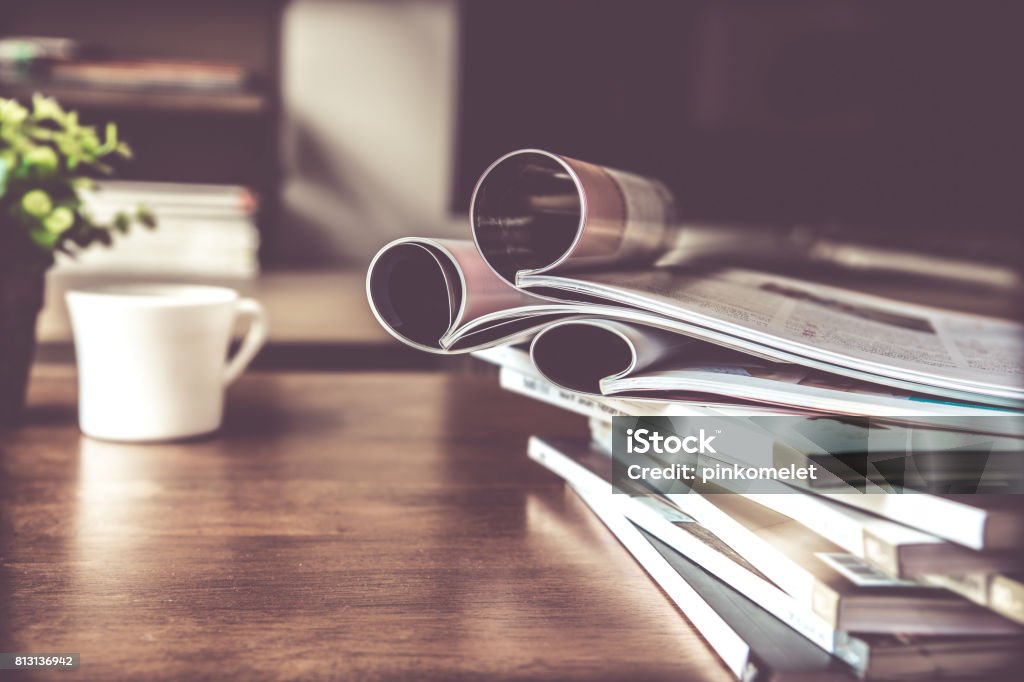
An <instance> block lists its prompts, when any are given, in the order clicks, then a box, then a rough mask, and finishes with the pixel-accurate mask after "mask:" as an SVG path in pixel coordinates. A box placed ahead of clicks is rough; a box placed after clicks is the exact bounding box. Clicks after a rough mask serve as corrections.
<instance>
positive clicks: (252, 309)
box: [224, 298, 267, 386]
mask: <svg viewBox="0 0 1024 682" xmlns="http://www.w3.org/2000/svg"><path fill="white" fill-rule="evenodd" d="M235 314H236V315H237V316H238V317H239V318H248V320H249V331H247V332H246V333H245V338H243V339H242V345H241V346H239V348H238V352H237V353H235V355H234V357H232V358H231V359H230V360H228V364H227V366H226V367H225V368H224V385H225V386H227V385H228V384H230V383H231V382H232V381H234V380H235V379H237V378H238V377H239V376H240V375H241V374H242V372H244V371H245V368H246V367H248V366H249V363H250V362H252V359H253V358H254V357H255V356H256V353H258V352H259V350H260V348H262V347H263V343H264V342H265V341H266V340H267V312H266V311H265V310H264V309H263V306H262V305H260V303H259V302H258V301H256V300H255V299H251V298H242V299H239V300H238V303H237V308H236V311H235Z"/></svg>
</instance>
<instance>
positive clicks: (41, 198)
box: [21, 189, 53, 218]
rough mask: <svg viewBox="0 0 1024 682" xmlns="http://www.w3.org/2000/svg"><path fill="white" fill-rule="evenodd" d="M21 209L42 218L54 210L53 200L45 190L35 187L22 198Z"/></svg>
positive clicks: (34, 216)
mask: <svg viewBox="0 0 1024 682" xmlns="http://www.w3.org/2000/svg"><path fill="white" fill-rule="evenodd" d="M21 209H22V210H23V211H25V213H27V214H28V215H30V216H32V217H33V218H42V217H44V216H46V215H49V213H50V211H52V210H53V200H52V199H50V195H49V194H47V193H46V192H45V191H44V190H41V189H33V190H30V191H28V192H26V193H25V196H23V197H22V198H21Z"/></svg>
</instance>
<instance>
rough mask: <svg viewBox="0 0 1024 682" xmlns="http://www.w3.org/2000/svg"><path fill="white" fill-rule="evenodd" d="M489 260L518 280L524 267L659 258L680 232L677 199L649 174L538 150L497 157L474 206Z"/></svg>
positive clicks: (476, 230) (476, 232)
mask: <svg viewBox="0 0 1024 682" xmlns="http://www.w3.org/2000/svg"><path fill="white" fill-rule="evenodd" d="M469 212H470V222H471V223H472V226H473V239H474V241H475V242H476V244H477V246H478V247H479V249H480V253H481V255H482V256H483V258H484V260H485V261H486V262H487V264H488V265H489V266H490V267H491V268H492V269H493V270H494V272H495V273H497V274H498V276H500V277H501V278H502V279H504V280H505V281H506V282H509V283H515V280H516V275H517V274H518V273H519V272H520V271H528V272H550V271H554V270H564V269H569V270H572V269H578V268H593V267H600V266H609V265H618V264H622V263H629V262H653V261H654V260H655V259H656V258H657V257H658V256H659V255H660V254H662V253H664V252H665V251H666V249H667V246H666V245H667V244H670V243H671V241H672V232H673V231H674V230H675V227H674V225H675V202H674V199H673V198H672V194H671V193H670V192H669V191H668V189H667V188H666V187H665V186H664V185H663V184H661V183H660V182H658V181H657V180H652V179H649V178H643V177H640V176H637V175H633V174H630V173H623V172H621V171H616V170H612V169H609V168H605V167H603V166H597V165H594V164H591V163H585V162H583V161H578V160H576V159H571V158H569V157H566V156H559V155H557V154H552V153H550V152H546V151H542V150H539V149H523V150H519V151H515V152H512V153H511V154H506V155H505V156H503V157H501V158H500V159H498V160H497V161H495V162H494V163H493V164H492V165H491V166H490V167H489V168H488V169H487V170H486V171H484V174H483V176H482V177H481V178H480V180H479V182H478V183H477V185H476V188H475V189H474V191H473V198H472V200H471V204H470V209H469Z"/></svg>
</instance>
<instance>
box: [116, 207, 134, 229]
mask: <svg viewBox="0 0 1024 682" xmlns="http://www.w3.org/2000/svg"><path fill="white" fill-rule="evenodd" d="M131 226H132V219H131V218H130V217H128V214H127V213H124V212H123V211H119V212H118V213H117V215H115V216H114V229H115V230H117V231H118V232H120V233H121V234H125V233H127V232H128V229H129V228H130V227H131Z"/></svg>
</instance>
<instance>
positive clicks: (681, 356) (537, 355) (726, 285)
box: [367, 150, 1024, 414]
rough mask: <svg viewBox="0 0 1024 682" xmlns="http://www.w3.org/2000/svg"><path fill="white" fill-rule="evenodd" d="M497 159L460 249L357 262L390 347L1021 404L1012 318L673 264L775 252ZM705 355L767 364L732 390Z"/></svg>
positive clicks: (634, 376) (402, 242)
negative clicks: (512, 354)
mask: <svg viewBox="0 0 1024 682" xmlns="http://www.w3.org/2000/svg"><path fill="white" fill-rule="evenodd" d="M509 157H510V158H509ZM509 157H506V158H504V159H501V160H499V162H497V163H496V164H495V166H493V167H492V168H491V169H489V170H488V172H487V173H485V176H484V178H482V179H481V182H480V184H478V186H477V190H476V192H475V195H474V201H473V205H472V207H471V209H470V213H471V222H472V227H473V238H474V241H473V242H470V241H468V240H466V241H459V240H432V239H415V238H406V239H399V240H397V241H395V242H392V243H391V244H388V245H387V246H385V247H384V248H383V249H381V251H380V252H379V253H378V254H377V255H376V256H375V257H374V259H373V261H372V262H371V264H370V269H369V273H368V276H367V295H368V298H369V300H370V305H371V308H372V309H373V312H374V314H375V315H376V317H377V319H378V320H379V321H380V322H381V324H382V325H383V326H384V327H385V329H387V330H388V332H390V333H391V334H392V335H393V336H395V337H396V338H398V339H400V340H402V341H403V342H405V343H408V344H410V345H412V346H414V347H417V348H419V349H421V350H425V351H428V352H434V353H460V352H469V351H474V350H479V349H483V348H488V347H492V346H495V345H499V344H503V343H509V342H514V341H523V340H528V339H531V338H534V337H536V338H535V340H534V352H533V356H534V359H535V360H540V359H542V358H543V362H544V365H545V367H548V368H552V367H557V368H558V370H557V371H558V372H559V373H562V374H572V375H573V376H572V379H573V380H574V381H576V380H580V381H583V377H582V375H583V374H584V373H585V372H589V373H590V375H591V376H589V377H588V378H586V381H585V383H586V387H585V388H581V387H580V386H571V385H570V384H566V385H567V386H570V387H571V388H574V389H575V390H589V391H592V392H595V393H598V392H609V393H614V394H634V393H635V394H640V393H643V392H648V391H665V392H671V393H679V394H681V393H684V392H692V393H694V394H712V395H713V394H721V393H724V392H725V391H726V390H728V395H730V396H733V397H734V398H737V396H739V398H741V399H749V400H750V401H753V402H767V403H772V402H776V401H777V399H779V397H780V395H781V394H780V391H782V392H787V391H788V392H789V393H790V394H791V396H790V397H791V398H794V399H795V400H796V401H797V403H798V404H799V405H801V406H802V407H807V408H810V409H821V410H826V411H828V410H833V411H836V412H844V411H846V410H847V408H850V409H853V410H856V411H857V412H856V413H858V414H864V413H865V412H864V411H863V410H864V409H867V410H868V412H867V413H868V414H873V413H874V412H875V411H878V410H881V411H883V412H892V411H896V412H899V411H903V410H905V411H908V412H914V411H915V410H921V409H925V408H927V409H929V410H934V411H936V412H939V413H945V411H944V406H943V404H942V403H941V402H934V403H931V404H927V403H924V402H921V399H922V398H924V399H934V398H941V399H945V400H948V401H952V402H954V403H964V404H967V405H973V404H978V405H988V406H998V407H1002V408H1010V409H1019V408H1024V327H1022V326H1021V325H1020V324H1016V323H1014V322H1010V321H1007V320H1001V319H996V318H989V317H983V316H980V315H972V314H968V313H960V312H952V311H948V310H942V309H938V308H932V307H926V306H921V305H916V304H910V303H906V302H901V301H895V300H890V299H886V298H882V297H879V296H871V295H866V294H862V293H859V292H854V291H850V290H847V289H841V288H837V287H832V286H825V285H822V284H819V283H809V282H805V281H802V280H799V279H795V278H792V277H786V276H782V275H778V274H773V273H768V272H762V271H759V270H754V269H746V268H739V267H716V268H708V267H706V265H705V266H698V263H697V261H696V260H691V259H689V258H688V255H693V256H694V257H699V256H702V255H705V254H707V253H715V254H716V255H718V256H720V255H721V254H722V253H723V252H726V253H727V252H729V250H730V249H733V250H735V251H736V252H737V254H738V255H742V256H743V258H742V260H745V261H747V262H749V260H750V255H751V252H752V251H757V250H759V249H763V250H764V251H765V252H766V253H768V254H769V256H770V257H771V258H772V259H775V260H777V259H778V258H779V249H778V248H773V249H768V248H764V245H763V244H760V242H761V240H762V239H763V238H764V235H760V236H758V233H756V232H749V231H748V232H747V233H746V234H747V235H748V237H747V241H748V242H750V243H747V244H744V243H743V240H742V239H740V238H739V237H737V232H736V230H735V229H734V228H723V229H722V235H721V240H720V241H719V242H717V243H716V242H715V239H714V233H713V231H709V230H708V229H707V228H701V229H697V228H691V227H688V226H685V225H682V224H677V223H675V222H674V221H673V218H672V215H673V208H672V206H671V205H670V204H669V203H666V202H670V197H668V196H667V195H666V193H665V192H663V191H662V190H663V188H661V187H660V186H659V185H658V184H657V183H653V181H646V180H644V179H642V178H636V177H634V176H630V175H628V174H622V173H618V172H617V171H610V170H608V169H603V168H601V167H598V166H593V165H591V164H582V163H581V162H576V161H573V160H571V159H565V158H564V157H557V156H554V155H550V154H546V153H544V152H538V151H536V150H528V151H527V152H523V153H522V154H513V155H509ZM513 162H514V163H513ZM510 164H511V165H510ZM609 197H617V198H614V200H613V199H612V198H609ZM768 234H769V235H772V234H773V233H771V231H768ZM773 238H774V239H775V240H776V241H778V235H773ZM751 244H753V246H752V245H751ZM574 327H583V328H582V329H576V328H574ZM567 328H568V329H567ZM558 329H561V331H557V332H556V330H558ZM624 337H625V339H624ZM567 338H575V341H574V342H568V343H567V342H566V339H567ZM616 339H618V340H616ZM709 347H713V348H724V349H727V350H729V351H733V352H736V353H741V354H744V355H746V356H749V357H751V358H753V359H755V360H756V361H758V362H766V363H772V364H771V365H770V366H769V367H768V369H767V370H758V371H752V370H753V369H755V368H754V366H753V365H751V366H750V367H748V368H746V369H745V371H746V372H747V373H748V374H749V375H751V376H749V377H747V378H748V380H747V381H740V380H739V379H736V378H735V377H740V376H742V373H741V372H739V371H736V370H735V368H734V371H733V372H732V374H731V376H732V377H734V378H733V379H732V380H731V381H725V380H724V379H723V378H719V380H718V381H717V382H716V381H710V377H708V376H707V374H709V373H715V371H716V370H715V369H714V368H715V367H716V365H713V364H712V365H708V364H706V363H704V364H702V362H701V361H700V360H699V359H700V358H702V357H704V356H706V355H707V354H708V349H709ZM666 359H671V361H672V362H671V363H670V365H669V366H670V367H671V369H672V370H681V369H687V368H690V369H691V370H692V369H699V368H701V367H703V368H704V369H708V368H711V370H710V372H705V373H704V375H702V376H694V375H693V374H692V373H691V374H688V375H680V374H664V373H661V374H654V372H657V371H661V370H664V369H666V367H665V366H663V367H660V368H659V367H657V365H658V362H659V361H664V360H666ZM581 363H582V364H583V365H587V366H585V367H583V366H580V364H581ZM601 372H605V373H603V374H602V373H601ZM639 372H643V373H644V374H642V375H641V374H639ZM801 372H805V373H804V374H801ZM718 373H719V374H722V375H723V377H724V376H725V375H726V374H728V373H727V372H720V371H719V372H718ZM545 374H546V375H548V376H549V378H552V379H553V380H555V381H556V383H560V382H559V381H558V379H557V378H555V377H554V376H553V375H554V374H555V371H550V372H545ZM752 379H758V381H753V380H752ZM602 380H607V381H606V383H604V384H602ZM848 380H854V382H860V383H855V384H854V386H853V387H852V389H851V385H850V384H848V383H846V382H847V381H848ZM691 382H692V383H691ZM769 382H770V383H769ZM726 384H730V385H728V386H726ZM740 385H742V389H740ZM737 391H739V392H737ZM830 391H832V392H830ZM838 391H842V392H844V393H845V394H846V396H845V398H843V399H842V400H840V399H839V396H838V395H837V394H836V393H835V392H838ZM786 400H787V404H792V402H791V401H790V400H789V399H788V398H787V399H786ZM953 407H955V408H956V409H961V406H960V405H954V406H953Z"/></svg>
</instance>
